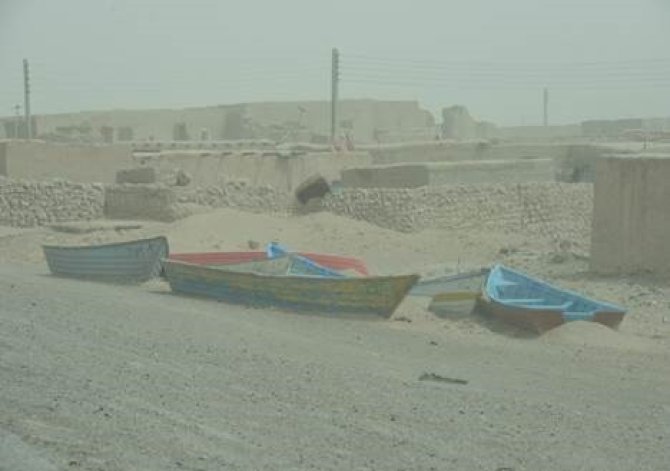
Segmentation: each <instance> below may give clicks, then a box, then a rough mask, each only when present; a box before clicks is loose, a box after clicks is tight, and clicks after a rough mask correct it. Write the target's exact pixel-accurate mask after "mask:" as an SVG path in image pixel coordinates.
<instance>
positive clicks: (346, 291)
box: [164, 260, 419, 317]
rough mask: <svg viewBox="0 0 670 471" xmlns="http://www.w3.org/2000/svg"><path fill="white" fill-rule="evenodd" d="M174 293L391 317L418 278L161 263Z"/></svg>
mask: <svg viewBox="0 0 670 471" xmlns="http://www.w3.org/2000/svg"><path fill="white" fill-rule="evenodd" d="M164 271H165V276H166V278H167V280H168V283H169V284H170V288H171V289H172V291H173V292H175V293H181V294H187V295H195V296H204V297H209V298H214V299H217V300H221V301H225V302H229V303H233V304H244V305H251V306H258V307H278V308H281V309H286V310H300V311H315V312H322V313H331V314H338V313H364V314H376V315H380V316H383V317H390V316H391V315H392V314H393V312H394V311H395V309H396V308H397V307H398V305H399V304H400V303H401V302H402V300H403V299H404V298H405V296H406V295H407V293H408V292H409V290H410V289H411V288H412V286H413V285H414V284H415V283H416V282H417V281H418V279H419V277H418V276H417V275H406V276H389V277H368V278H327V277H309V276H270V275H261V274H257V273H243V272H237V271H229V270H223V269H220V268H214V267H208V266H203V265H195V264H189V263H184V262H178V261H174V260H166V261H164Z"/></svg>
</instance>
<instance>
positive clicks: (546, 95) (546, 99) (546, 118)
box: [544, 87, 549, 128]
mask: <svg viewBox="0 0 670 471" xmlns="http://www.w3.org/2000/svg"><path fill="white" fill-rule="evenodd" d="M547 126H549V89H548V88H547V87H544V127H545V128H546V127H547Z"/></svg>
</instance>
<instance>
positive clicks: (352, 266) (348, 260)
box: [169, 251, 369, 276]
mask: <svg viewBox="0 0 670 471" xmlns="http://www.w3.org/2000/svg"><path fill="white" fill-rule="evenodd" d="M297 254H298V255H301V256H303V257H306V258H308V259H310V260H313V261H314V262H316V263H318V264H319V265H321V266H323V267H325V268H329V269H331V270H337V271H339V272H343V273H350V274H355V275H358V276H368V275H369V272H368V268H367V266H366V265H365V262H363V261H362V260H360V259H357V258H353V257H345V256H342V255H328V254H321V253H313V252H298V253H297ZM267 259H268V256H267V253H266V252H260V251H257V252H202V253H178V254H170V257H169V260H175V261H178V262H186V263H191V264H195V265H207V266H212V267H213V266H217V265H231V264H239V263H244V262H253V261H262V260H267Z"/></svg>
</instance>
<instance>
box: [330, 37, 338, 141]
mask: <svg viewBox="0 0 670 471" xmlns="http://www.w3.org/2000/svg"><path fill="white" fill-rule="evenodd" d="M331 72H332V76H331V91H332V98H331V103H330V143H331V144H335V139H336V138H337V102H338V99H339V94H340V93H339V92H340V90H339V88H340V51H338V50H337V48H333V64H332V70H331Z"/></svg>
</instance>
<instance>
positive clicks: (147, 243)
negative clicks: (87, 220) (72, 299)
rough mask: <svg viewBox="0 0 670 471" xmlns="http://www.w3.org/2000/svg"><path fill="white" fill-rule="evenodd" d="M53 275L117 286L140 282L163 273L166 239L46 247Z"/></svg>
mask: <svg viewBox="0 0 670 471" xmlns="http://www.w3.org/2000/svg"><path fill="white" fill-rule="evenodd" d="M42 249H43V250H44V256H45V257H46V260H47V264H48V265H49V269H50V270H51V273H53V274H54V275H58V276H67V277H72V278H82V279H87V280H93V281H108V282H116V283H141V282H144V281H147V280H149V279H150V278H153V277H155V276H158V274H159V273H160V271H161V260H162V259H164V258H165V257H167V256H168V253H169V247H168V241H167V239H166V238H165V237H154V238H151V239H142V240H133V241H130V242H121V243H115V244H104V245H88V246H78V247H68V246H53V245H44V246H43V247H42Z"/></svg>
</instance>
